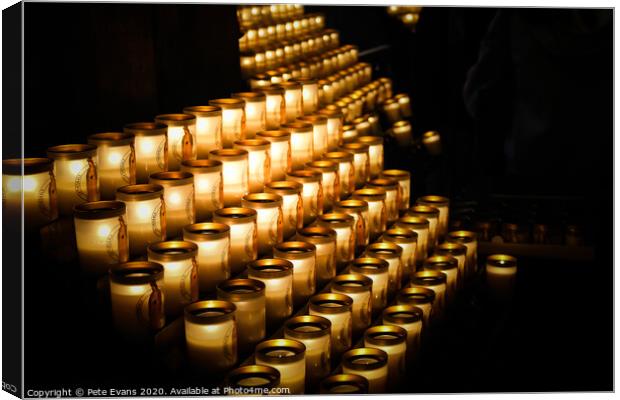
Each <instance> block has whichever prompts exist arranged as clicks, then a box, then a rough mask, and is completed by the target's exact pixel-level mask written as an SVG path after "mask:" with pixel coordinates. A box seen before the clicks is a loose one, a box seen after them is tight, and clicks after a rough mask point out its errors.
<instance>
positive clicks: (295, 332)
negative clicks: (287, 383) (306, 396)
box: [284, 315, 331, 387]
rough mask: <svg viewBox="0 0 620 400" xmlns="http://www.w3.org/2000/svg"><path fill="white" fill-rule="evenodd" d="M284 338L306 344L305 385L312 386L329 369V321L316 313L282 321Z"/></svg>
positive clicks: (326, 373)
mask: <svg viewBox="0 0 620 400" xmlns="http://www.w3.org/2000/svg"><path fill="white" fill-rule="evenodd" d="M284 338H285V339H294V340H297V341H299V342H301V343H303V344H304V346H306V385H307V386H308V387H313V386H315V385H316V384H318V383H319V382H320V380H321V379H323V378H325V377H326V376H327V375H329V373H330V371H331V322H330V321H329V320H328V319H327V318H323V317H319V316H316V315H300V316H297V317H294V318H291V319H289V320H288V321H286V322H285V323H284Z"/></svg>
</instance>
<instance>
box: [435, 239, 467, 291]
mask: <svg viewBox="0 0 620 400" xmlns="http://www.w3.org/2000/svg"><path fill="white" fill-rule="evenodd" d="M435 255H437V256H446V257H454V258H455V259H456V261H457V269H458V276H457V288H459V287H462V286H463V279H464V277H465V262H466V257H467V247H465V245H462V244H460V243H450V242H444V243H442V244H440V245H438V246H437V247H435Z"/></svg>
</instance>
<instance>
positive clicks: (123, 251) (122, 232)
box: [118, 215, 129, 262]
mask: <svg viewBox="0 0 620 400" xmlns="http://www.w3.org/2000/svg"><path fill="white" fill-rule="evenodd" d="M118 224H119V227H118V260H119V262H127V261H128V260H129V237H128V236H127V224H126V223H125V219H124V218H123V216H122V215H121V216H119V217H118Z"/></svg>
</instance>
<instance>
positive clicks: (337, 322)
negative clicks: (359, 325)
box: [308, 293, 353, 356]
mask: <svg viewBox="0 0 620 400" xmlns="http://www.w3.org/2000/svg"><path fill="white" fill-rule="evenodd" d="M352 305H353V300H352V299H351V298H350V297H349V296H347V295H344V294H340V293H321V294H317V295H316V296H313V297H312V298H311V299H310V301H309V302H308V313H309V314H310V315H318V316H320V317H323V318H326V319H328V320H330V322H331V323H332V330H331V335H332V340H331V341H332V354H334V355H336V356H338V355H340V354H342V353H344V352H345V351H347V350H349V348H350V347H351V340H352V329H353V325H352V324H353V318H352V314H351V307H352Z"/></svg>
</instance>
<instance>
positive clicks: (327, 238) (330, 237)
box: [297, 226, 336, 244]
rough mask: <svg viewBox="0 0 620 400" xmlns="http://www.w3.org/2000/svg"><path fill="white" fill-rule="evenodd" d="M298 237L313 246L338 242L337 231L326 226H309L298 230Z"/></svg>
mask: <svg viewBox="0 0 620 400" xmlns="http://www.w3.org/2000/svg"><path fill="white" fill-rule="evenodd" d="M297 237H298V238H301V239H303V241H305V242H308V243H312V244H323V243H332V242H335V241H336V231H335V230H333V229H331V228H327V227H324V226H308V227H306V228H303V229H300V230H298V231H297Z"/></svg>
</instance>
